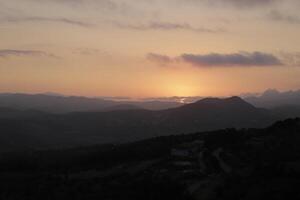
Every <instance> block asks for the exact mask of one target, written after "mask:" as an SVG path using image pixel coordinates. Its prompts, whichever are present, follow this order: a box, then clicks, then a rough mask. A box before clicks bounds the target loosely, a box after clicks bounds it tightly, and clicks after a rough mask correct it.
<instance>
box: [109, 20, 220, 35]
mask: <svg viewBox="0 0 300 200" xmlns="http://www.w3.org/2000/svg"><path fill="white" fill-rule="evenodd" d="M113 24H115V25H116V26H117V27H119V28H123V29H132V30H139V31H148V30H163V31H170V30H187V31H194V32H202V33H203V32H205V33H219V32H225V30H224V29H222V28H216V29H210V28H206V27H194V26H192V25H190V24H188V23H170V22H150V23H146V24H121V23H118V22H113Z"/></svg>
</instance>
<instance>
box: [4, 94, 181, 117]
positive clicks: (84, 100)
mask: <svg viewBox="0 0 300 200" xmlns="http://www.w3.org/2000/svg"><path fill="white" fill-rule="evenodd" d="M0 105H1V107H7V108H13V109H21V110H40V111H44V112H50V113H68V112H79V111H80V112H83V111H86V112H87V111H109V110H116V109H117V108H118V107H120V109H121V110H123V109H124V105H128V106H129V105H130V106H135V107H139V108H141V109H149V110H161V109H167V108H173V107H177V106H180V105H181V104H180V103H176V102H160V101H145V102H139V101H136V102H135V101H111V100H103V99H99V98H88V97H79V96H57V95H49V94H0ZM130 109H132V107H131V108H130Z"/></svg>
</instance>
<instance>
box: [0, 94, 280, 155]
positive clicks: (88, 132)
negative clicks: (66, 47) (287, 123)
mask: <svg viewBox="0 0 300 200" xmlns="http://www.w3.org/2000/svg"><path fill="white" fill-rule="evenodd" d="M278 119H281V116H280V115H277V114H274V113H273V112H271V111H269V110H266V109H261V108H256V107H254V106H253V105H251V104H249V103H247V102H246V101H244V100H243V99H241V98H240V97H230V98H226V99H219V98H205V99H202V100H199V101H197V102H195V103H191V104H186V105H182V106H179V107H176V108H170V109H165V110H158V111H153V110H146V109H126V108H125V110H124V109H123V110H122V109H121V110H114V111H103V112H96V111H95V112H71V113H64V114H57V113H46V112H43V111H36V110H25V111H24V110H20V111H18V110H16V109H8V108H2V111H1V109H0V127H1V129H2V134H1V135H0V137H1V138H0V141H1V144H0V146H1V148H2V150H6V149H14V148H59V147H70V146H85V145H91V144H104V143H125V142H131V141H137V140H141V139H145V138H151V137H155V136H162V135H171V134H183V133H190V132H197V131H210V130H216V129H225V128H258V127H265V126H268V125H270V124H271V123H273V122H274V121H276V120H278Z"/></svg>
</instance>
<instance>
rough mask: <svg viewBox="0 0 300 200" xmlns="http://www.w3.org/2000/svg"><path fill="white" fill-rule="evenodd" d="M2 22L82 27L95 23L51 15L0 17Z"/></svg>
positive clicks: (91, 25)
mask: <svg viewBox="0 0 300 200" xmlns="http://www.w3.org/2000/svg"><path fill="white" fill-rule="evenodd" d="M0 20H1V21H2V22H11V23H21V22H58V23H65V24H70V25H74V26H80V27H85V28H89V27H93V26H94V25H93V24H90V23H87V22H82V21H78V20H73V19H68V18H50V17H25V16H24V17H5V18H2V19H0Z"/></svg>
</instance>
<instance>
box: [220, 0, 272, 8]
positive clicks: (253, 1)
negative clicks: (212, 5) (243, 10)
mask: <svg viewBox="0 0 300 200" xmlns="http://www.w3.org/2000/svg"><path fill="white" fill-rule="evenodd" d="M217 1H219V2H222V3H230V4H233V5H235V6H239V7H249V6H263V5H271V4H274V3H275V2H277V0H217Z"/></svg>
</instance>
